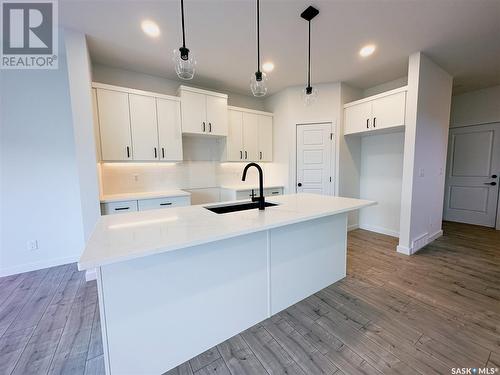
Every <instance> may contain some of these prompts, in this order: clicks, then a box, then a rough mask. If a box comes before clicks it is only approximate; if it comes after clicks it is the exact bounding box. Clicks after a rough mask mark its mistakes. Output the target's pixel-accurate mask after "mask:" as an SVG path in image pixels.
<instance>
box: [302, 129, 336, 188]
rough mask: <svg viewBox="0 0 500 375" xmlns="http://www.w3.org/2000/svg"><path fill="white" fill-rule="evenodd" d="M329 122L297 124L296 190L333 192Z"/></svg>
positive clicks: (331, 142)
mask: <svg viewBox="0 0 500 375" xmlns="http://www.w3.org/2000/svg"><path fill="white" fill-rule="evenodd" d="M331 134H332V125H331V124H307V125H297V192H298V193H301V192H303V193H315V194H324V195H330V194H332V192H333V189H332V186H333V174H332V165H333V163H332V160H333V159H332V155H333V145H334V141H333V136H332V137H331V136H330V135H331Z"/></svg>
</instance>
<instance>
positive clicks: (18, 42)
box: [2, 1, 54, 55]
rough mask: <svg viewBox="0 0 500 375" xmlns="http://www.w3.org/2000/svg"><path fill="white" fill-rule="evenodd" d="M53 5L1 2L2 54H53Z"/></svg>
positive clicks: (47, 3)
mask: <svg viewBox="0 0 500 375" xmlns="http://www.w3.org/2000/svg"><path fill="white" fill-rule="evenodd" d="M53 21H54V20H53V4H52V2H31V3H25V2H17V1H4V2H3V3H2V23H3V25H2V32H3V33H2V35H3V38H2V42H3V53H4V54H16V55H27V54H37V55H45V54H47V55H50V54H52V53H53V45H52V43H53V35H52V34H53Z"/></svg>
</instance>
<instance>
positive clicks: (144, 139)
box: [129, 94, 158, 160]
mask: <svg viewBox="0 0 500 375" xmlns="http://www.w3.org/2000/svg"><path fill="white" fill-rule="evenodd" d="M129 102H130V126H131V128H132V145H133V148H134V160H158V120H157V118H156V102H155V98H154V97H152V96H144V95H134V94H129Z"/></svg>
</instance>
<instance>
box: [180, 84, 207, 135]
mask: <svg viewBox="0 0 500 375" xmlns="http://www.w3.org/2000/svg"><path fill="white" fill-rule="evenodd" d="M181 113H182V132H183V133H193V134H204V133H205V131H207V130H208V126H207V124H206V118H207V102H206V98H205V95H203V94H198V93H195V92H190V91H182V93H181ZM204 129H205V131H204Z"/></svg>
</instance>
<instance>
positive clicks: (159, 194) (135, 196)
mask: <svg viewBox="0 0 500 375" xmlns="http://www.w3.org/2000/svg"><path fill="white" fill-rule="evenodd" d="M190 195H191V193H189V192H187V191H184V190H179V189H173V190H162V191H148V192H141V193H123V194H107V195H102V196H101V203H109V202H121V201H130V200H139V199H154V198H171V197H187V196H190Z"/></svg>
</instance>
